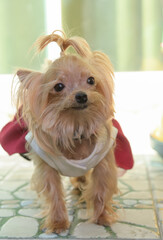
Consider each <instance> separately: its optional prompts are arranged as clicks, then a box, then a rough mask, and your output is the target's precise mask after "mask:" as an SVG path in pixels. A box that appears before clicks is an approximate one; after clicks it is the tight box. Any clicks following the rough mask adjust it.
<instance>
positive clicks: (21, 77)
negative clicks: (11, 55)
mask: <svg viewBox="0 0 163 240" xmlns="http://www.w3.org/2000/svg"><path fill="white" fill-rule="evenodd" d="M31 73H32V71H30V70H26V69H19V70H18V71H17V73H16V75H17V76H18V78H19V80H20V82H23V81H24V80H25V79H26V77H27V76H29V74H31Z"/></svg>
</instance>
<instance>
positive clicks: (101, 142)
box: [25, 127, 118, 177]
mask: <svg viewBox="0 0 163 240" xmlns="http://www.w3.org/2000/svg"><path fill="white" fill-rule="evenodd" d="M117 132H118V130H117V128H115V127H113V128H112V132H111V136H110V137H109V136H108V134H107V130H106V129H105V127H104V128H103V129H101V131H100V135H99V137H98V140H97V143H96V145H95V148H94V150H93V152H92V153H91V154H90V155H89V156H88V157H87V158H85V159H82V160H73V159H67V158H66V157H64V156H63V155H59V156H55V155H54V156H52V155H49V154H47V153H46V152H45V151H44V150H43V149H41V148H40V147H39V146H38V144H37V142H36V141H35V139H34V138H33V136H32V133H31V132H29V133H28V134H27V135H26V137H25V139H26V140H27V142H28V143H29V144H30V147H31V148H32V150H33V151H34V152H36V153H37V155H38V156H40V157H41V158H42V159H43V160H44V161H45V162H46V163H47V164H48V165H50V166H51V167H52V168H54V169H56V170H57V171H58V172H60V173H61V175H63V176H68V177H80V176H83V175H85V174H86V172H88V171H89V170H90V169H91V168H94V167H95V166H96V165H97V164H98V163H99V162H100V161H101V160H102V159H103V158H104V157H105V156H106V154H107V153H108V152H109V150H110V148H111V147H112V146H113V144H114V142H115V139H116V136H117Z"/></svg>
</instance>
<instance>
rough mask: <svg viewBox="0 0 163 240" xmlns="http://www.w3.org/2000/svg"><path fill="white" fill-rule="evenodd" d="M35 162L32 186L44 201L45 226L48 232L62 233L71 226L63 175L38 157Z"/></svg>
mask: <svg viewBox="0 0 163 240" xmlns="http://www.w3.org/2000/svg"><path fill="white" fill-rule="evenodd" d="M35 163H36V168H35V172H34V174H33V177H32V186H33V189H34V190H36V191H37V193H38V195H39V197H40V198H41V201H42V207H43V209H44V211H43V216H44V217H45V220H44V224H43V228H45V229H46V232H47V233H51V232H56V233H60V232H62V231H64V230H66V229H68V228H69V221H68V215H67V210H66V206H65V202H64V194H63V189H62V183H61V177H60V175H59V173H58V172H57V171H56V170H55V169H53V168H51V167H50V166H49V165H48V164H46V163H45V162H43V161H42V160H41V159H39V158H37V161H35Z"/></svg>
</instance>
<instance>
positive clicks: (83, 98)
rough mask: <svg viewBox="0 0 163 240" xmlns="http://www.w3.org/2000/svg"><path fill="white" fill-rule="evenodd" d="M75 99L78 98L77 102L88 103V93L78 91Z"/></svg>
mask: <svg viewBox="0 0 163 240" xmlns="http://www.w3.org/2000/svg"><path fill="white" fill-rule="evenodd" d="M75 99H76V101H77V103H86V102H87V100H88V98H87V94H86V93H84V92H78V93H77V94H76V95H75Z"/></svg>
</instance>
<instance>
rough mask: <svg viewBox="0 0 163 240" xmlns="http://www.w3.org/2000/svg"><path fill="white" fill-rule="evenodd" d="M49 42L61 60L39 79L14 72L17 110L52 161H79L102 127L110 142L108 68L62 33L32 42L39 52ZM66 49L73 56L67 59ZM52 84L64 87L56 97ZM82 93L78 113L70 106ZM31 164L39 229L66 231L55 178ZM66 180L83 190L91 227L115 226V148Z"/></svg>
mask: <svg viewBox="0 0 163 240" xmlns="http://www.w3.org/2000/svg"><path fill="white" fill-rule="evenodd" d="M50 42H56V43H57V44H58V45H59V47H60V49H61V57H60V58H58V59H57V60H55V61H54V62H52V63H51V64H50V66H49V68H48V70H47V71H46V72H44V73H40V72H33V71H30V70H24V69H20V70H18V71H17V75H18V77H19V79H20V86H19V89H18V102H17V106H18V108H20V106H22V117H23V118H24V120H25V121H26V123H27V125H28V128H29V130H30V131H31V132H32V134H33V136H34V138H35V139H36V141H37V143H38V145H39V146H40V147H41V148H42V149H43V150H44V151H45V152H47V153H48V154H50V155H51V156H53V155H55V156H56V155H57V156H59V155H61V154H63V155H64V156H66V157H67V158H68V159H74V160H77V159H84V158H86V157H88V156H89V155H90V154H91V152H92V151H93V149H94V146H95V144H96V142H97V139H98V136H99V134H100V129H101V127H102V126H105V127H106V129H107V132H108V135H109V136H110V133H111V129H112V118H113V116H114V100H113V91H114V83H113V68H112V65H111V62H110V60H109V58H108V57H107V56H106V55H105V54H104V53H102V52H99V51H94V52H92V51H91V49H90V47H89V45H88V44H87V42H86V41H85V40H84V39H82V38H80V37H72V38H66V36H65V34H64V33H63V37H61V36H60V35H58V34H57V33H56V32H53V33H52V34H51V35H48V36H43V37H40V38H39V39H38V40H37V42H36V46H37V48H38V51H42V50H43V49H44V48H45V47H46V46H47V45H48V44H49V43H50ZM69 47H73V49H74V50H75V51H76V53H77V54H66V49H67V48H69ZM89 77H94V79H95V84H92V85H90V84H88V83H87V79H88V78H89ZM57 83H62V84H64V86H65V88H64V89H63V90H62V91H60V92H56V91H55V89H54V86H56V84H57ZM81 91H82V92H84V93H85V94H86V95H87V97H88V102H87V108H83V109H82V108H80V106H81V104H79V103H77V102H76V101H75V96H76V94H77V93H78V92H81ZM79 105H80V106H79ZM74 136H75V137H74ZM33 159H34V162H35V172H34V174H33V177H32V185H33V189H35V190H36V191H37V193H38V195H39V196H40V197H41V198H42V200H43V208H44V216H45V222H44V227H45V228H46V229H47V232H53V231H55V232H56V233H60V232H61V231H63V230H65V229H67V228H68V227H69V221H68V216H67V211H66V207H65V202H64V193H63V189H62V183H61V177H60V174H59V173H58V172H57V171H56V170H55V169H53V168H51V167H50V166H49V165H48V164H46V163H45V162H44V161H43V160H42V159H41V158H40V157H38V156H34V157H33ZM71 180H72V183H73V184H74V186H76V187H79V188H80V189H81V185H82V189H84V190H83V192H82V198H83V199H84V200H85V201H86V203H87V206H88V207H89V208H90V207H93V209H94V215H93V217H92V221H93V222H95V223H98V224H101V225H109V224H111V223H112V222H114V221H115V220H116V213H115V212H114V211H113V209H112V206H111V204H112V196H113V194H114V193H116V192H117V169H116V164H115V159H114V147H112V149H111V150H110V151H109V153H108V154H107V156H105V158H104V159H103V160H102V161H101V162H100V163H99V164H98V165H97V166H96V167H95V168H94V169H93V170H90V171H89V172H88V173H87V174H86V175H85V176H81V177H77V178H72V179H71Z"/></svg>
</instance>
